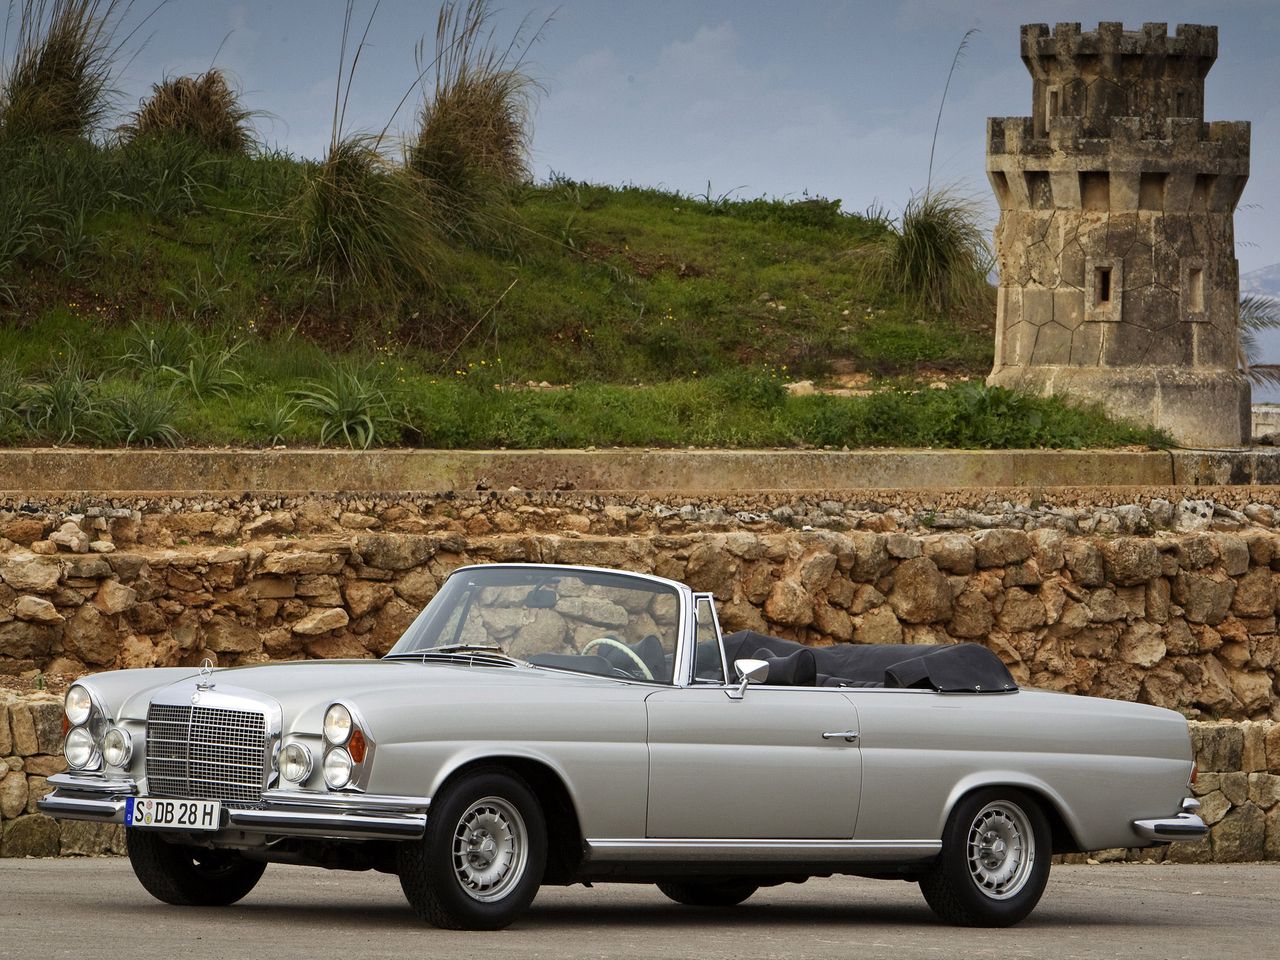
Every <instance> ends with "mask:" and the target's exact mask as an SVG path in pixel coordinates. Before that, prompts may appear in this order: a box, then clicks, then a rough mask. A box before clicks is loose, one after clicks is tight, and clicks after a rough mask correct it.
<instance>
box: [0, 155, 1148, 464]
mask: <svg viewBox="0 0 1280 960" xmlns="http://www.w3.org/2000/svg"><path fill="white" fill-rule="evenodd" d="M0 153H3V154H4V156H3V157H0V160H3V161H4V163H5V167H4V168H5V169H6V176H5V177H4V178H2V179H0V210H12V211H16V215H14V216H10V217H9V218H8V219H5V220H3V221H0V295H2V294H5V293H6V292H7V294H8V301H9V302H8V304H7V305H5V306H0V356H3V357H5V358H6V366H5V370H3V371H0V440H2V441H3V442H5V443H9V444H18V443H54V442H57V443H74V444H99V445H111V444H122V443H129V444H156V445H168V444H179V443H185V444H250V445H254V444H257V445H275V444H278V443H286V444H290V445H308V444H317V443H321V442H323V443H325V444H331V445H339V446H344V445H351V446H356V447H362V446H366V445H373V446H380V445H398V444H410V445H424V446H440V447H484V446H506V447H538V446H551V447H556V446H589V445H597V446H601V445H643V446H684V445H689V444H694V445H699V446H711V445H714V446H738V447H755V446H765V447H772V446H797V445H801V446H804V445H808V446H833V447H841V446H850V447H859V446H911V445H922V446H971V447H989V446H1003V447H1016V446H1067V447H1073V446H1095V445H1096V446H1109V445H1117V444H1129V443H1155V444H1160V443H1164V442H1167V438H1163V437H1161V436H1158V435H1156V434H1153V433H1152V432H1150V431H1143V430H1138V429H1132V428H1129V427H1126V426H1124V425H1117V424H1113V423H1110V422H1109V421H1108V420H1107V419H1106V418H1105V417H1104V416H1103V415H1102V414H1101V413H1100V412H1099V411H1096V410H1089V411H1086V410H1078V409H1075V408H1071V407H1069V406H1067V405H1065V404H1063V403H1061V402H1059V401H1043V400H1032V399H1030V398H1024V397H1020V396H1018V395H1015V394H1010V393H1008V392H1006V391H999V390H995V391H990V390H985V389H983V388H980V387H976V386H973V387H961V388H958V389H952V390H948V391H932V390H917V389H916V388H917V386H918V385H919V384H920V383H923V382H927V381H929V380H932V379H935V378H936V377H937V376H939V375H941V374H963V375H968V376H971V377H975V378H977V377H980V376H981V375H982V374H984V373H985V372H986V371H987V370H988V369H989V368H990V364H991V349H992V347H991V344H992V337H991V332H990V330H989V329H988V328H987V327H986V325H985V324H972V323H968V322H965V321H963V320H961V319H958V318H949V317H946V316H943V317H928V316H926V315H925V314H924V313H922V311H921V308H919V307H918V306H914V305H913V303H914V302H915V301H913V299H912V298H911V297H907V296H904V295H902V294H897V293H893V292H892V291H891V290H889V289H886V288H884V287H881V286H877V285H876V284H874V283H872V282H869V281H868V279H867V277H866V276H865V274H864V272H861V271H859V270H858V269H856V263H855V261H856V259H857V258H856V253H857V251H858V250H859V249H860V248H863V247H865V246H866V245H868V244H871V243H875V242H877V241H879V240H882V239H883V237H884V232H885V230H886V229H887V228H886V226H885V224H884V223H883V222H882V221H880V220H878V219H876V218H866V217H861V216H857V215H848V214H845V213H844V212H842V211H841V210H840V209H839V205H838V204H837V203H835V202H832V201H827V200H823V199H821V198H808V197H804V198H801V199H800V200H798V201H794V202H791V201H783V200H768V199H747V200H733V199H729V198H726V197H723V196H717V195H715V194H714V192H713V191H712V189H711V187H710V186H708V189H707V191H706V194H704V195H703V196H700V197H688V196H683V195H679V194H675V193H671V192H667V191H662V190H654V189H644V188H638V187H630V186H624V187H606V186H598V185H591V184H585V183H578V182H573V181H570V180H567V179H563V178H555V179H553V180H552V182H550V183H546V184H540V185H528V186H523V187H518V188H515V189H513V190H512V191H511V192H510V194H509V201H510V209H511V211H512V213H511V217H512V220H511V222H510V223H508V224H506V227H505V239H503V240H502V242H491V240H485V241H484V242H457V243H454V244H451V245H446V246H444V247H441V248H439V249H437V250H435V251H433V254H432V255H433V257H434V258H435V259H434V260H433V263H432V266H431V276H430V277H429V278H417V279H415V278H413V277H409V279H407V280H406V279H405V274H406V272H407V273H413V271H405V272H401V273H400V274H399V275H398V280H397V282H396V283H394V284H391V283H386V282H384V281H385V277H381V276H379V275H378V274H377V273H376V271H353V272H349V273H347V274H346V275H343V273H342V272H341V271H338V270H329V269H317V264H316V260H315V259H314V258H313V257H311V258H309V257H308V256H307V250H306V247H305V244H304V243H302V242H301V241H300V240H299V237H300V236H302V234H300V232H299V230H300V227H299V222H298V219H297V216H296V211H297V210H298V208H299V203H300V202H303V201H305V199H306V198H307V197H308V195H309V194H308V191H309V190H311V189H312V188H313V185H314V183H315V178H316V176H317V175H318V173H320V172H321V171H320V169H319V168H318V167H317V165H315V164H308V163H300V162H297V161H295V160H293V159H291V158H289V157H287V156H282V155H275V154H267V155H261V156H254V157H236V156H228V155H225V154H222V155H218V154H212V153H210V152H208V151H207V150H204V149H202V148H200V147H199V146H198V145H196V144H193V143H191V142H190V141H184V140H164V139H160V138H145V139H143V140H139V141H137V142H135V143H133V144H130V145H127V146H116V147H101V146H91V145H89V144H86V143H83V142H74V141H62V142H59V143H57V144H35V145H32V144H27V145H23V146H21V147H13V146H10V147H7V148H3V147H0ZM372 175H373V176H378V175H379V174H377V173H376V172H375V173H374V174H372ZM389 269H395V268H394V267H389ZM76 365H78V367H77V366H76ZM69 370H70V371H73V372H74V373H75V376H70V375H69V374H68V371H69ZM859 372H861V373H865V374H868V375H869V376H870V377H872V378H873V382H872V385H873V386H876V385H878V386H879V391H880V392H878V393H877V394H876V395H874V396H870V397H855V398H848V397H831V396H813V397H794V398H793V397H789V396H787V395H786V392H785V390H783V388H782V383H783V381H786V380H794V379H800V378H817V379H821V378H823V377H824V376H827V375H832V374H837V373H838V374H850V373H859ZM72 380H78V381H79V382H80V383H81V387H82V389H80V390H79V391H78V392H77V390H76V389H74V388H73V385H72V383H71V381H72ZM528 381H533V382H535V383H536V382H540V381H549V382H550V383H552V384H557V385H564V384H572V385H573V386H572V387H571V388H569V389H559V390H553V391H533V390H527V389H523V388H522V386H521V385H523V384H525V383H526V382H528ZM55 387H56V388H57V389H56V390H55V389H54V388H55ZM59 391H60V392H59Z"/></svg>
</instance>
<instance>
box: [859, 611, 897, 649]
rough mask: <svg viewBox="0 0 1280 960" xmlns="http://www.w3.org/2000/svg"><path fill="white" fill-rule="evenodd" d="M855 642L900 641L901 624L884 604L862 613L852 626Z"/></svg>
mask: <svg viewBox="0 0 1280 960" xmlns="http://www.w3.org/2000/svg"><path fill="white" fill-rule="evenodd" d="M854 642H856V643H902V624H901V623H899V622H898V618H897V617H896V616H894V613H893V608H892V607H890V606H888V605H885V606H880V607H876V608H875V609H873V610H869V611H868V612H867V613H864V614H863V615H862V616H861V617H860V618H858V619H857V620H856V625H855V627H854Z"/></svg>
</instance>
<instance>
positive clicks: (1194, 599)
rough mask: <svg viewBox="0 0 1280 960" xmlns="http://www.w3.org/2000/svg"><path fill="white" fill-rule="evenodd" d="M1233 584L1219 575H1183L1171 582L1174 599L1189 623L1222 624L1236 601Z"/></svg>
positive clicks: (1223, 575) (1224, 576)
mask: <svg viewBox="0 0 1280 960" xmlns="http://www.w3.org/2000/svg"><path fill="white" fill-rule="evenodd" d="M1235 592H1236V584H1235V581H1234V580H1232V579H1230V578H1229V577H1228V576H1226V575H1225V574H1221V573H1210V574H1201V573H1183V572H1180V573H1179V574H1178V575H1177V577H1176V578H1175V579H1174V583H1173V598H1174V600H1176V601H1177V603H1178V605H1179V606H1181V607H1182V608H1183V609H1184V610H1185V611H1186V617H1187V619H1188V620H1189V621H1191V622H1192V623H1207V624H1209V625H1211V626H1212V625H1215V624H1218V623H1221V622H1222V621H1223V620H1224V619H1225V618H1226V616H1227V613H1228V611H1229V610H1230V609H1231V603H1232V601H1233V600H1234V599H1235Z"/></svg>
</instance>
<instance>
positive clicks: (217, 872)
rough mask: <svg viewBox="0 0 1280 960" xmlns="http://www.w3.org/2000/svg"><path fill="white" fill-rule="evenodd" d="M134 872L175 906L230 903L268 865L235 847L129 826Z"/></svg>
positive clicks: (127, 837) (155, 893)
mask: <svg viewBox="0 0 1280 960" xmlns="http://www.w3.org/2000/svg"><path fill="white" fill-rule="evenodd" d="M125 843H126V846H127V848H128V851H129V863H130V865H131V866H132V867H133V872H134V875H135V876H137V878H138V880H139V882H140V883H141V884H142V886H143V888H144V889H145V890H146V891H147V893H149V894H151V895H152V896H153V897H155V898H156V899H157V900H160V901H162V902H164V903H171V904H173V905H174V906H176V907H226V906H229V905H231V904H233V903H235V902H236V901H238V900H241V899H243V898H244V897H245V896H246V895H247V894H248V893H249V891H250V890H252V889H253V888H254V886H255V885H256V884H257V882H258V881H259V880H260V879H262V873H263V871H264V870H266V869H267V865H266V864H265V863H263V862H262V861H260V860H250V859H248V858H247V857H245V856H243V855H241V854H239V853H237V852H236V851H234V850H209V849H205V848H202V847H186V846H182V845H180V844H176V843H168V842H167V841H165V840H164V839H162V838H161V837H160V836H159V835H157V834H155V833H151V832H149V831H147V830H126V831H125Z"/></svg>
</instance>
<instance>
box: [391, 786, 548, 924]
mask: <svg viewBox="0 0 1280 960" xmlns="http://www.w3.org/2000/svg"><path fill="white" fill-rule="evenodd" d="M546 863H547V827H546V821H545V819H544V818H543V814H542V807H541V805H540V804H539V803H538V800H537V798H536V797H535V796H534V795H533V793H532V791H530V789H529V788H528V786H526V785H525V783H524V781H522V780H520V779H518V778H516V777H514V776H512V775H511V774H508V773H506V772H505V771H498V770H478V771H476V772H474V773H471V774H468V775H466V776H464V777H463V778H462V779H460V780H458V781H457V782H456V783H454V784H452V785H450V786H449V787H447V788H446V790H445V792H444V793H443V795H442V796H441V797H440V798H439V800H436V801H433V802H432V804H431V814H430V816H429V817H428V818H427V833H426V836H425V837H423V839H422V840H421V841H420V842H418V843H405V844H401V845H400V851H399V863H398V867H399V874H400V887H401V889H402V890H404V895H405V897H406V898H408V900H409V904H410V905H411V906H412V907H413V910H414V912H415V913H416V914H417V915H418V916H419V917H421V918H422V919H423V920H426V921H427V922H428V923H430V924H433V925H434V926H437V927H445V928H447V929H451V930H500V929H501V928H503V927H505V926H507V925H508V924H510V923H511V922H512V921H513V920H515V918H516V917H517V916H519V915H520V913H522V912H523V911H524V910H525V908H527V907H528V906H529V904H530V903H532V902H533V898H534V895H535V894H536V893H537V892H538V886H539V885H540V884H541V883H542V874H543V871H544V869H545V868H546Z"/></svg>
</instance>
